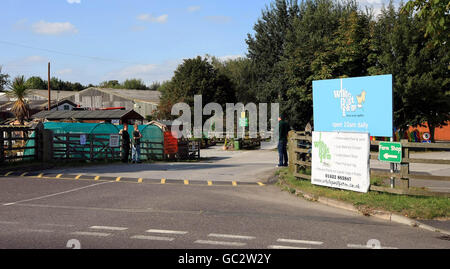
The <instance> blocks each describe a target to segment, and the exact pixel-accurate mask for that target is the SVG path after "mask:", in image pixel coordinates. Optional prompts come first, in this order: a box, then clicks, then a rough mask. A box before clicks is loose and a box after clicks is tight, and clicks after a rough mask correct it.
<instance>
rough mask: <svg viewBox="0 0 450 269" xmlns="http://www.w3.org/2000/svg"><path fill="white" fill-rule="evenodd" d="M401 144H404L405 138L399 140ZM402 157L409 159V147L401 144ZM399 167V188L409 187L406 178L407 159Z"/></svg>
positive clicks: (406, 188) (407, 172)
mask: <svg viewBox="0 0 450 269" xmlns="http://www.w3.org/2000/svg"><path fill="white" fill-rule="evenodd" d="M400 142H401V143H402V144H406V143H408V140H407V139H402V140H401V141H400ZM402 155H403V156H402V159H409V148H407V147H404V146H402ZM400 165H401V168H400V174H401V178H400V188H401V189H403V190H408V189H409V178H408V174H409V161H408V162H407V163H403V162H402V163H401V164H400Z"/></svg>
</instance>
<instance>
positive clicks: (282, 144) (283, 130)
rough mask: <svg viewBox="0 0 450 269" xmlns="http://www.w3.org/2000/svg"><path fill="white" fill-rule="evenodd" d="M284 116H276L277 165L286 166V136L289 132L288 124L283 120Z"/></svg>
mask: <svg viewBox="0 0 450 269" xmlns="http://www.w3.org/2000/svg"><path fill="white" fill-rule="evenodd" d="M283 118H284V117H279V118H278V128H279V132H278V135H279V139H278V166H277V167H285V166H288V154H287V137H288V133H289V124H288V123H287V122H286V121H284V120H283Z"/></svg>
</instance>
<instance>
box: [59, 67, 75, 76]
mask: <svg viewBox="0 0 450 269" xmlns="http://www.w3.org/2000/svg"><path fill="white" fill-rule="evenodd" d="M72 72H73V70H72V69H70V68H66V69H61V70H58V71H56V72H55V74H57V75H69V74H72Z"/></svg>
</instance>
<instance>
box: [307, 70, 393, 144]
mask: <svg viewBox="0 0 450 269" xmlns="http://www.w3.org/2000/svg"><path fill="white" fill-rule="evenodd" d="M392 85H393V78H392V75H381V76H368V77H355V78H342V79H330V80H320V81H313V104H314V106H313V112H314V131H322V132H362V133H369V134H370V135H371V136H379V137H393V86H392Z"/></svg>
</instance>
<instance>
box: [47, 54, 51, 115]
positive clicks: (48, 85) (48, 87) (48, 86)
mask: <svg viewBox="0 0 450 269" xmlns="http://www.w3.org/2000/svg"><path fill="white" fill-rule="evenodd" d="M47 89H48V111H50V100H51V99H50V97H51V96H50V62H48V84H47Z"/></svg>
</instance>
